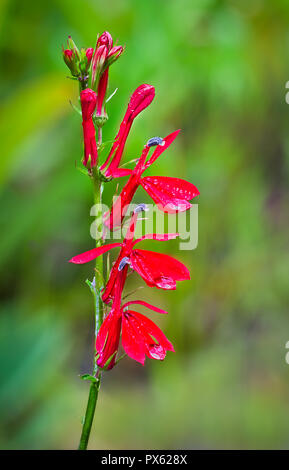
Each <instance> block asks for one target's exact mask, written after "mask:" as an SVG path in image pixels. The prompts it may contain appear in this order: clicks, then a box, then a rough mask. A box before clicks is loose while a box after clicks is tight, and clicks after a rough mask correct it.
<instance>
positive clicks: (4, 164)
mask: <svg viewBox="0 0 289 470" xmlns="http://www.w3.org/2000/svg"><path fill="white" fill-rule="evenodd" d="M104 30H109V31H110V32H111V33H112V35H113V37H114V38H118V39H119V43H120V44H124V45H125V46H126V51H125V53H124V54H123V56H122V57H121V59H120V60H119V61H118V62H117V63H116V64H114V65H113V66H112V68H111V73H110V89H111V91H113V90H114V88H115V87H118V88H119V90H118V92H117V94H116V95H115V97H114V98H113V99H112V100H111V102H110V103H109V105H108V113H109V115H110V119H109V122H108V124H107V125H106V127H105V130H104V140H112V139H113V138H114V136H115V133H116V131H117V128H118V124H119V122H120V119H121V118H122V115H123V113H124V110H125V106H126V104H127V100H128V97H129V95H130V94H131V92H132V91H133V90H134V89H135V88H136V87H137V86H138V85H139V84H141V83H150V84H152V85H154V86H155V87H156V98H155V101H154V102H153V104H152V105H151V106H150V108H149V109H147V110H146V111H145V112H144V113H143V114H142V115H141V116H140V117H139V118H138V119H137V120H136V122H135V124H134V126H133V129H132V132H131V134H130V137H129V141H128V145H127V148H126V157H125V158H127V159H130V158H132V157H135V156H136V155H138V154H139V151H140V149H141V148H142V145H143V143H144V142H145V141H146V140H147V139H148V138H149V137H152V136H154V135H166V134H168V133H169V132H171V131H173V130H174V129H176V128H181V129H182V133H181V134H180V136H179V138H178V139H177V141H176V142H175V144H174V145H173V147H171V149H170V150H168V151H167V152H166V154H165V155H163V156H162V158H160V159H159V161H158V162H157V164H156V166H155V167H154V168H153V170H152V171H153V173H154V174H167V175H171V176H176V175H178V176H179V177H183V178H186V179H189V180H190V181H192V182H193V183H194V184H196V185H197V187H198V188H199V190H200V192H201V196H200V198H199V200H198V203H199V244H198V247H197V249H196V250H193V251H182V252H178V245H177V244H176V243H175V242H174V241H172V242H168V243H166V244H164V243H163V244H158V242H155V244H154V245H153V248H152V245H151V242H144V243H145V244H146V247H147V248H149V249H150V248H152V249H156V251H157V250H159V249H160V250H162V251H165V250H166V251H167V252H169V253H175V254H176V255H177V256H178V257H179V259H181V260H182V261H184V262H185V263H186V264H187V265H188V266H189V267H190V269H191V272H192V281H191V282H186V283H180V284H179V286H178V289H177V291H175V292H167V293H165V292H162V291H158V290H155V289H143V291H140V292H139V294H138V295H136V296H135V298H136V297H139V298H143V299H147V300H148V299H149V300H150V301H152V302H153V303H155V304H156V305H159V306H163V308H167V309H168V310H169V315H168V316H167V317H166V318H164V317H161V318H158V315H157V314H154V315H153V318H154V319H155V321H156V322H157V323H158V324H159V325H160V326H161V327H162V328H163V329H164V331H165V333H166V334H167V336H168V337H169V338H170V339H171V340H172V341H173V343H174V345H175V349H176V351H177V352H176V354H172V353H168V356H167V358H166V360H165V361H164V362H163V363H160V362H157V361H155V362H154V361H147V364H146V366H145V367H142V366H141V365H139V364H136V363H134V362H133V361H131V360H127V359H125V360H123V361H122V362H121V363H120V365H119V366H118V367H117V368H115V369H114V370H113V371H112V372H110V373H106V374H104V379H103V384H102V389H101V393H100V398H99V404H98V407H97V413H96V417H95V421H94V426H93V431H92V438H91V441H90V448H102V449H116V448H118V449H129V448H133V449H136V448H151V449H153V448H156V449H157V448H168V449H175V448H241V449H242V448H267V449H268V448H288V446H289V365H288V364H286V361H285V355H286V352H287V350H286V348H285V345H286V342H287V341H289V318H288V304H289V295H288V294H289V289H288V274H289V269H288V263H289V254H288V235H289V230H288V229H289V227H288V208H289V207H288V206H289V204H288V169H289V167H288V164H289V161H288V156H289V106H288V105H287V104H286V101H285V94H286V89H285V84H286V82H287V80H289V53H288V51H289V5H288V2H287V1H286V0H275V1H274V2H269V1H265V0H264V1H262V0H227V1H225V0H178V1H164V0H158V1H155V0H145V1H143V2H137V1H132V0H119V1H116V0H110V1H109V2H101V1H98V0H83V1H76V0H50V1H43V2H38V3H37V2H35V1H34V0H26V1H25V2H21V1H17V0H1V2H0V60H1V77H0V81H1V86H0V95H1V104H0V148H1V154H0V178H1V212H0V221H1V244H0V276H1V317H0V338H1V339H0V351H1V354H0V355H1V364H0V377H1V379H0V380H1V388H0V416H1V425H0V446H1V448H4V449H73V448H76V447H77V445H78V439H79V435H80V430H81V418H82V415H83V413H84V409H85V404H86V399H87V394H88V387H89V385H88V384H87V383H86V382H83V381H81V380H80V379H79V376H78V375H79V374H81V373H85V372H90V370H91V363H92V351H93V311H92V302H91V296H90V293H89V290H88V288H87V286H86V285H85V279H86V278H87V277H90V276H91V268H92V267H91V266H89V265H85V266H83V267H80V266H72V265H70V264H69V263H67V260H68V259H69V258H70V257H71V256H72V255H75V254H77V253H79V252H81V251H82V250H85V249H88V248H90V247H93V240H92V239H91V237H90V235H89V228H90V224H91V223H92V221H93V218H92V217H91V216H90V215H89V211H90V207H91V200H92V194H91V187H90V184H89V182H88V181H87V179H86V177H85V176H84V175H82V174H81V173H80V172H79V171H77V170H76V168H75V161H77V162H79V161H80V158H81V155H82V141H81V123H80V117H79V116H78V115H77V113H76V112H75V111H74V110H73V109H72V107H71V106H70V104H69V100H72V101H73V102H74V103H75V104H77V88H76V83H75V82H73V81H72V80H68V79H67V78H66V77H67V75H68V71H67V69H66V67H65V65H64V63H63V61H62V56H61V45H62V44H65V41H66V38H67V36H68V34H71V35H72V37H73V38H74V40H75V41H76V42H77V44H79V45H82V46H84V47H88V46H94V44H95V40H96V36H97V33H98V32H102V31H104ZM153 173H152V174H153ZM111 191H112V190H111V189H106V192H105V200H106V201H107V202H108V203H109V201H110V198H111V195H112V192H111ZM135 200H136V201H139V202H143V201H145V200H147V199H146V196H145V194H144V193H143V192H142V190H140V191H139V192H138V194H137V196H136V199H135ZM143 247H145V246H144V245H143ZM129 283H130V284H129V289H130V290H132V289H133V288H135V287H137V286H139V285H141V284H142V281H141V280H140V279H138V278H137V277H136V276H135V275H133V276H131V277H130V279H129Z"/></svg>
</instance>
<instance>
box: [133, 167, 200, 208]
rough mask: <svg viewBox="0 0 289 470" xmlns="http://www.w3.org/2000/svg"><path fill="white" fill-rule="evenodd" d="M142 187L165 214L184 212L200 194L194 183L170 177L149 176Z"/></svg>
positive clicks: (144, 179) (142, 181) (143, 181)
mask: <svg viewBox="0 0 289 470" xmlns="http://www.w3.org/2000/svg"><path fill="white" fill-rule="evenodd" d="M141 185H142V187H143V188H144V189H145V190H146V191H147V193H148V194H149V195H150V196H151V198H152V199H153V200H154V202H156V203H157V204H158V206H159V209H161V210H163V211H164V212H183V211H185V210H187V209H189V208H190V207H191V204H190V203H189V202H188V201H190V200H191V199H193V198H194V197H196V196H198V195H199V194H200V193H199V190H198V189H197V188H196V186H194V185H193V184H192V183H189V182H188V181H185V180H182V179H180V178H171V177H168V176H147V177H145V178H142V179H141Z"/></svg>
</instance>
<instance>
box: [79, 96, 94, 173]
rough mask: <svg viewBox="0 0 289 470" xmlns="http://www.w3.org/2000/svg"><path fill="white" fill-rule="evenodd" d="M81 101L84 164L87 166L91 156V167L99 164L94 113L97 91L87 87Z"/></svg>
mask: <svg viewBox="0 0 289 470" xmlns="http://www.w3.org/2000/svg"><path fill="white" fill-rule="evenodd" d="M80 101H81V109H82V127H83V140H84V159H83V164H84V165H85V166H87V164H88V162H89V158H90V165H91V167H94V166H96V164H97V146H96V141H95V128H94V124H93V120H92V115H93V113H94V110H95V107H96V93H95V92H94V91H93V90H91V89H90V88H86V89H85V90H83V91H82V92H81V93H80Z"/></svg>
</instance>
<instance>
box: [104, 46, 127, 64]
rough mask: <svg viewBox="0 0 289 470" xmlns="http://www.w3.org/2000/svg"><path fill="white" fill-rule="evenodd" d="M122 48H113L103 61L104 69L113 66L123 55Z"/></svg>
mask: <svg viewBox="0 0 289 470" xmlns="http://www.w3.org/2000/svg"><path fill="white" fill-rule="evenodd" d="M123 51H124V48H123V47H122V46H115V47H113V48H112V49H111V51H110V52H109V54H108V56H107V59H106V61H105V67H109V66H110V65H111V64H113V63H114V62H115V61H116V60H117V59H118V58H119V57H120V56H121V54H122V53H123Z"/></svg>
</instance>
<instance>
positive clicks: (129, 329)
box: [121, 314, 146, 365]
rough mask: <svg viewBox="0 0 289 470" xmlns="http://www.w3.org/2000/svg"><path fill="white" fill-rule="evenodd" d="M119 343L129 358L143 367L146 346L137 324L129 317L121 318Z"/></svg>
mask: <svg viewBox="0 0 289 470" xmlns="http://www.w3.org/2000/svg"><path fill="white" fill-rule="evenodd" d="M121 342H122V345H123V349H124V350H125V352H126V353H127V355H128V356H129V357H131V358H132V359H134V360H135V361H137V362H140V363H141V364H142V365H144V362H145V353H146V345H145V342H144V337H143V334H142V331H141V330H140V328H139V325H138V323H137V322H136V321H135V320H134V319H133V318H132V317H130V316H129V315H125V314H124V315H123V316H122V334H121Z"/></svg>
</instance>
